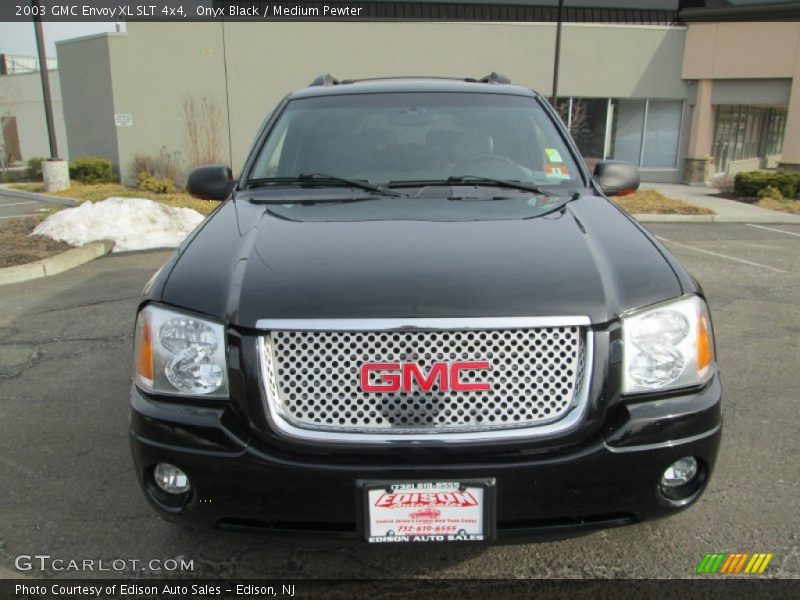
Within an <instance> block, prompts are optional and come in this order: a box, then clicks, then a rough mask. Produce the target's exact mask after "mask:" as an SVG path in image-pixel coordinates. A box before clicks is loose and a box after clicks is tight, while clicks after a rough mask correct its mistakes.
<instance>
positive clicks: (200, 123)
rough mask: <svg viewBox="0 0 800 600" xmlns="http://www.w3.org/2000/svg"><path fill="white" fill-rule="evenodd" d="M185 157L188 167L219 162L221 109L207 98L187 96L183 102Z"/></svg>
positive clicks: (220, 152)
mask: <svg viewBox="0 0 800 600" xmlns="http://www.w3.org/2000/svg"><path fill="white" fill-rule="evenodd" d="M183 120H184V124H185V126H186V155H187V157H188V159H189V166H190V167H196V166H198V165H211V164H217V163H219V162H221V158H220V157H221V155H222V149H221V147H220V146H221V141H222V109H221V108H220V107H219V106H218V105H217V104H216V103H214V102H213V101H211V100H210V99H209V98H208V97H207V96H203V97H202V98H200V99H199V100H198V99H195V97H194V96H187V97H186V99H185V100H184V102H183Z"/></svg>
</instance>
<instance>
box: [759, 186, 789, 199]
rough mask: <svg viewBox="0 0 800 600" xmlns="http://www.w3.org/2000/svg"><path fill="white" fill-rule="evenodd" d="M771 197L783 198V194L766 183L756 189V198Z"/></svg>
mask: <svg viewBox="0 0 800 600" xmlns="http://www.w3.org/2000/svg"><path fill="white" fill-rule="evenodd" d="M764 198H772V199H773V200H783V194H782V193H781V191H780V190H779V189H778V188H776V187H775V186H772V185H768V186H767V187H765V188H761V189H760V190H758V199H759V200H762V199H764Z"/></svg>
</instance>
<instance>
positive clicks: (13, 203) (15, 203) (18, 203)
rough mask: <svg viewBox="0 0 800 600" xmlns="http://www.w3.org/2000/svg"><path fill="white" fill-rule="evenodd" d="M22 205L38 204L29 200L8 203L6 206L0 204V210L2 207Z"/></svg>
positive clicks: (3, 203)
mask: <svg viewBox="0 0 800 600" xmlns="http://www.w3.org/2000/svg"><path fill="white" fill-rule="evenodd" d="M23 204H38V202H36V201H34V200H31V201H30V202H9V203H8V204H6V203H5V202H0V208H3V207H4V206H22V205H23Z"/></svg>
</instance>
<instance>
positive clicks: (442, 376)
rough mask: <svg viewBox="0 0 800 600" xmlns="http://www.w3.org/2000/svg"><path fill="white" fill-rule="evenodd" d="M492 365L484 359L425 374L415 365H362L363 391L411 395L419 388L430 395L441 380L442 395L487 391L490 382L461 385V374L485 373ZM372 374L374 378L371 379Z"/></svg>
mask: <svg viewBox="0 0 800 600" xmlns="http://www.w3.org/2000/svg"><path fill="white" fill-rule="evenodd" d="M491 366H492V365H491V364H490V363H489V362H488V361H485V360H481V361H463V362H452V363H445V362H440V363H434V364H433V366H432V367H431V369H430V371H428V372H427V373H423V372H422V370H421V369H420V368H419V366H418V365H416V364H414V363H364V364H363V365H361V389H362V390H364V391H365V392H390V393H392V392H399V391H401V390H402V391H404V392H410V391H411V388H412V387H413V386H414V385H416V386H417V387H418V388H419V389H420V390H422V391H423V392H430V391H431V389H433V386H434V385H435V384H436V383H437V381H438V384H439V390H441V391H442V392H447V391H451V390H452V391H454V392H485V391H487V390H488V389H489V384H488V383H487V382H469V383H465V382H462V381H461V372H462V371H486V370H488V369H490V368H491ZM370 373H374V374H375V377H374V378H371V377H370Z"/></svg>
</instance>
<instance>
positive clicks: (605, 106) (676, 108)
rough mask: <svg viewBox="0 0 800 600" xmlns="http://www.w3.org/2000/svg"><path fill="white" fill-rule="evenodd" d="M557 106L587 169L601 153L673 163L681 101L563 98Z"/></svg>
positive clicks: (650, 163)
mask: <svg viewBox="0 0 800 600" xmlns="http://www.w3.org/2000/svg"><path fill="white" fill-rule="evenodd" d="M557 108H558V111H559V114H561V116H562V118H563V119H564V121H565V122H566V123H567V125H568V126H569V129H570V133H571V134H572V136H573V137H574V138H575V143H576V144H577V145H578V149H579V150H580V151H581V154H582V155H583V158H584V160H585V161H586V162H587V163H588V164H589V166H590V168H591V167H592V165H593V163H594V162H596V161H598V160H603V159H604V158H609V159H614V160H624V161H627V162H631V163H633V164H635V165H637V166H640V167H643V168H650V169H675V168H677V163H678V145H679V143H680V134H681V118H682V115H683V100H655V99H633V98H610V99H609V98H562V99H560V100H559V102H558V107H557Z"/></svg>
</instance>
